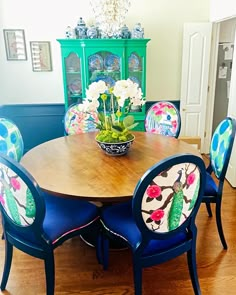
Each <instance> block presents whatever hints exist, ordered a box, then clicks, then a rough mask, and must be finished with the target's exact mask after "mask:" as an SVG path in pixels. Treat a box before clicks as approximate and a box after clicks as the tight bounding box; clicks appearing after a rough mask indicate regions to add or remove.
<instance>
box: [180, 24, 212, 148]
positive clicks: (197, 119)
mask: <svg viewBox="0 0 236 295" xmlns="http://www.w3.org/2000/svg"><path fill="white" fill-rule="evenodd" d="M211 31H212V24H211V23H186V24H184V34H183V55H182V78H181V96H180V114H181V121H182V126H181V134H180V135H181V136H200V137H201V143H202V144H203V141H204V132H205V119H206V118H205V117H206V102H207V93H208V73H209V63H210V49H211Z"/></svg>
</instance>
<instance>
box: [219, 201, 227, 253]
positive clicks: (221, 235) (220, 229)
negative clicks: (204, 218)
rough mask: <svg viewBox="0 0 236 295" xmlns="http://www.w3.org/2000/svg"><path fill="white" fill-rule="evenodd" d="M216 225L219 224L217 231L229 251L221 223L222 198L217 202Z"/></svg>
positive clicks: (224, 246)
mask: <svg viewBox="0 0 236 295" xmlns="http://www.w3.org/2000/svg"><path fill="white" fill-rule="evenodd" d="M216 224H217V229H218V233H219V236H220V240H221V243H222V245H223V248H224V249H225V250H227V248H228V246H227V243H226V240H225V236H224V232H223V226H222V221H221V198H218V199H217V201H216Z"/></svg>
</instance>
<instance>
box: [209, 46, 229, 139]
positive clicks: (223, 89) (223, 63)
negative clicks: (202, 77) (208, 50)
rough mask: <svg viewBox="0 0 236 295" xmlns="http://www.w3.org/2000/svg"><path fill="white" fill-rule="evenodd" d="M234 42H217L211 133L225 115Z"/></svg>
mask: <svg viewBox="0 0 236 295" xmlns="http://www.w3.org/2000/svg"><path fill="white" fill-rule="evenodd" d="M233 50H234V44H233V43H231V42H226V43H219V47H218V61H217V71H216V72H217V73H216V85H215V103H214V112H213V124H212V134H213V133H214V131H215V129H216V127H217V125H218V124H219V123H220V122H221V121H222V120H223V119H224V118H225V117H226V116H227V112H228V104H229V91H230V79H231V71H232V62H233Z"/></svg>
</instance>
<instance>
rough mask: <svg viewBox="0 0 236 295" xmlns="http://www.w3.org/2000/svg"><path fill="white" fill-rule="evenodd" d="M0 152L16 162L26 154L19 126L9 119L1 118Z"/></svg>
mask: <svg viewBox="0 0 236 295" xmlns="http://www.w3.org/2000/svg"><path fill="white" fill-rule="evenodd" d="M0 152H1V153H4V154H6V155H8V156H9V157H11V158H12V159H15V160H16V161H20V159H21V157H22V155H23V153H24V142H23V138H22V135H21V132H20V130H19V128H18V127H17V125H16V124H15V123H14V122H13V121H12V120H10V119H8V118H3V117H1V118H0Z"/></svg>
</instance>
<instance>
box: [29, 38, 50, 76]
mask: <svg viewBox="0 0 236 295" xmlns="http://www.w3.org/2000/svg"><path fill="white" fill-rule="evenodd" d="M30 50H31V59H32V70H33V72H50V71H52V59H51V46H50V42H49V41H31V42H30Z"/></svg>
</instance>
